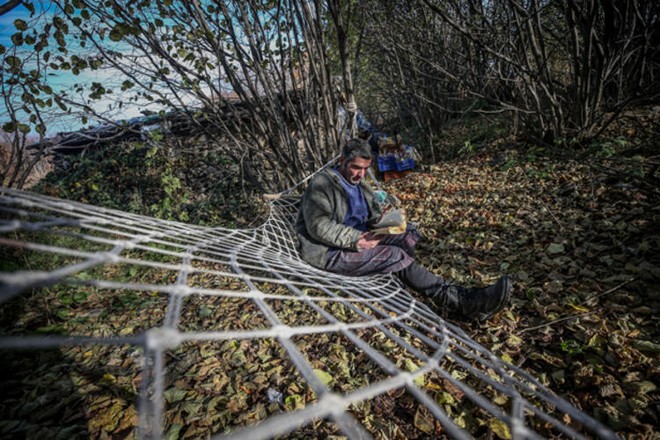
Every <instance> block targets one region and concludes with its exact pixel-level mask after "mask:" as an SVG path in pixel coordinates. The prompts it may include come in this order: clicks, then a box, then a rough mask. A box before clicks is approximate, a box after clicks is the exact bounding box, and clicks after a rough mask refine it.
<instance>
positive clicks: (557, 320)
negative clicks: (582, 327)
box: [518, 277, 635, 334]
mask: <svg viewBox="0 0 660 440" xmlns="http://www.w3.org/2000/svg"><path fill="white" fill-rule="evenodd" d="M634 280H635V277H632V278H630V279H629V280H627V281H624V282H623V283H621V284H619V285H618V286H615V287H612V288H611V289H609V290H606V291H605V292H602V293H599V294H598V295H596V296H592V297H591V298H587V299H585V300H584V301H582V302H581V303H580V305H582V304H585V303H587V302H588V301H591V300H594V299H597V298H600V297H601V296H605V295H607V294H610V293H612V292H614V291H616V290H619V289H620V288H622V287H623V286H625V285H626V284H628V283H630V282H632V281H634ZM594 313H596V311H592V312H585V313H581V314H579V315H571V316H564V317H563V318H559V319H555V320H554V321H550V322H546V323H545V324H541V325H537V326H534V327H528V328H525V329H522V330H520V331H518V334H520V333H525V332H530V331H532V330H538V329H541V328H544V327H550V326H551V325H555V324H557V323H559V322H564V321H570V320H571V319H577V318H582V317H584V316H589V315H593V314H594Z"/></svg>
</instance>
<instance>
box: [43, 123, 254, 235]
mask: <svg viewBox="0 0 660 440" xmlns="http://www.w3.org/2000/svg"><path fill="white" fill-rule="evenodd" d="M151 139H152V141H150V144H149V145H146V144H143V143H128V144H121V145H117V146H115V147H113V148H106V149H100V150H97V151H90V152H88V154H86V155H85V156H84V157H78V156H70V157H69V158H68V160H69V161H70V164H69V167H68V169H66V170H58V171H54V172H53V173H51V174H49V175H48V176H47V177H46V178H45V179H44V180H43V181H42V182H41V183H40V184H39V185H38V186H37V187H36V188H35V190H37V191H40V192H47V193H49V194H55V195H57V196H59V197H62V198H65V199H69V200H78V201H81V202H84V203H90V204H93V205H98V206H105V207H108V208H113V209H120V210H123V211H128V212H131V213H135V214H140V215H147V216H153V217H157V218H161V219H166V220H174V221H183V222H190V223H194V224H202V225H223V226H228V227H235V226H236V225H239V224H247V223H249V222H250V221H254V219H255V218H258V217H259V213H258V208H257V207H256V206H255V205H254V204H252V203H251V202H250V198H249V197H248V196H244V197H242V196H241V194H240V193H237V191H236V187H237V183H238V182H237V181H236V180H235V178H232V179H228V178H226V177H224V178H223V176H222V174H221V175H219V176H217V177H215V178H217V182H215V181H214V180H213V178H209V176H208V175H206V174H204V173H203V172H202V171H203V170H204V169H206V168H213V169H217V170H220V171H219V172H220V173H226V174H229V175H231V172H232V169H234V168H235V166H234V165H233V162H232V161H231V160H230V159H228V157H227V156H226V155H224V154H222V153H219V152H218V153H207V154H205V155H204V161H203V162H198V160H197V158H196V156H194V155H193V156H188V155H184V154H180V153H179V152H178V151H177V149H176V147H174V146H172V145H168V144H167V143H163V142H161V141H163V139H164V136H163V134H162V133H158V132H155V133H152V135H151ZM195 142H197V140H192V141H191V143H195Z"/></svg>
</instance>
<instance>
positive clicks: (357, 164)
mask: <svg viewBox="0 0 660 440" xmlns="http://www.w3.org/2000/svg"><path fill="white" fill-rule="evenodd" d="M370 166H371V160H370V159H364V158H362V157H354V158H353V159H351V160H349V161H348V162H346V161H343V162H342V163H341V166H340V167H339V172H340V173H341V175H342V176H344V179H346V180H347V181H348V182H350V183H352V184H353V185H357V184H358V183H360V182H361V181H362V179H364V176H365V175H366V174H367V170H368V169H369V167H370Z"/></svg>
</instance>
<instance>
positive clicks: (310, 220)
mask: <svg viewBox="0 0 660 440" xmlns="http://www.w3.org/2000/svg"><path fill="white" fill-rule="evenodd" d="M339 179H340V177H339V176H338V175H337V173H336V172H335V171H333V170H332V169H326V170H323V171H321V172H320V173H319V174H318V175H317V176H316V177H314V178H313V179H312V180H311V182H310V183H309V186H308V187H307V190H306V191H305V194H304V195H303V198H302V201H301V204H300V212H299V214H298V220H297V222H296V232H297V234H298V241H299V251H300V255H301V257H302V258H303V260H305V261H307V262H308V263H309V264H311V265H312V266H316V267H319V268H324V267H325V264H326V263H327V261H328V249H330V248H339V249H350V250H354V251H357V250H358V249H357V242H358V240H359V238H360V235H362V231H359V230H358V229H355V228H352V227H349V226H345V225H344V224H343V221H344V217H346V211H347V210H348V201H347V197H346V192H345V191H344V188H343V187H342V186H341V183H340V181H339ZM360 187H361V188H362V192H363V194H364V198H365V199H366V201H367V206H368V208H369V219H368V221H367V224H373V223H375V222H376V220H378V218H379V217H380V208H379V206H378V203H376V200H375V196H374V191H373V189H371V187H370V186H369V185H368V184H367V183H366V182H365V181H364V180H363V181H362V182H361V183H360Z"/></svg>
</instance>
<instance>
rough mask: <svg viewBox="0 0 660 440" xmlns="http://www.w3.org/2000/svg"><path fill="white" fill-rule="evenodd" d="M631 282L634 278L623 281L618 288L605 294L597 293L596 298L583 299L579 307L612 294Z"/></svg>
mask: <svg viewBox="0 0 660 440" xmlns="http://www.w3.org/2000/svg"><path fill="white" fill-rule="evenodd" d="M633 281H635V277H632V278H630V279H629V280H626V281H624V282H623V283H621V284H619V285H618V286H614V287H612V288H611V289H610V290H606V291H605V292H602V293H599V294H598V295H596V296H592V297H591V298H587V299H585V300H584V301H582V302H581V303H580V305H582V304H585V303H587V302H589V301H591V300H594V299H598V298H600V297H601V296H605V295H608V294H610V293H612V292H614V291H616V290H619V289H620V288H622V287H623V286H625V285H626V284H628V283H631V282H633Z"/></svg>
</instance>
